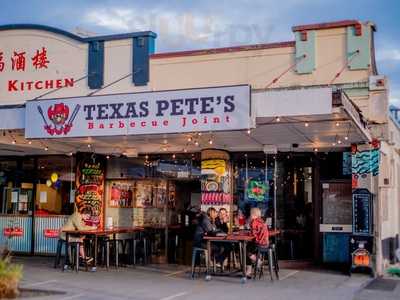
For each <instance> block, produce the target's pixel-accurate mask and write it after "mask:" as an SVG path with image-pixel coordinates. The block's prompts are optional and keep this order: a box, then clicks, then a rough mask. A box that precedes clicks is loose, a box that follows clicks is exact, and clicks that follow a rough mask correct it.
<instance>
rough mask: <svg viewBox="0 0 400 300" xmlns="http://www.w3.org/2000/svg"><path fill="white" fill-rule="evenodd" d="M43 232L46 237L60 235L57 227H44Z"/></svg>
mask: <svg viewBox="0 0 400 300" xmlns="http://www.w3.org/2000/svg"><path fill="white" fill-rule="evenodd" d="M43 234H44V236H45V237H47V238H58V236H59V235H60V230H59V229H44V230H43Z"/></svg>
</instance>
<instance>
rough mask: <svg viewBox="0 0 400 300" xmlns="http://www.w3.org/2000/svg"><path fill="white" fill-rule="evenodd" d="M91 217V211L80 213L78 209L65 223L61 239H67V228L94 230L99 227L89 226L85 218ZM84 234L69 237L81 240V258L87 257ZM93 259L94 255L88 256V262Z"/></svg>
mask: <svg viewBox="0 0 400 300" xmlns="http://www.w3.org/2000/svg"><path fill="white" fill-rule="evenodd" d="M89 218H90V213H89V212H88V211H85V210H84V211H82V213H79V212H78V210H77V209H76V210H75V212H74V213H73V214H72V215H71V216H69V218H68V220H67V222H66V223H65V224H64V226H63V227H62V228H61V230H60V239H62V240H64V241H65V240H66V234H65V232H64V231H65V230H94V229H97V227H96V226H87V225H86V224H85V222H84V220H87V219H89ZM84 238H85V237H84V236H80V237H69V238H68V239H69V241H70V242H80V243H81V246H80V248H79V255H80V257H81V258H83V257H86V256H85V248H84V247H83V239H84ZM92 260H93V258H92V257H86V262H87V263H89V262H91V261H92Z"/></svg>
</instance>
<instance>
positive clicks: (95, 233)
mask: <svg viewBox="0 0 400 300" xmlns="http://www.w3.org/2000/svg"><path fill="white" fill-rule="evenodd" d="M142 231H144V228H143V227H112V228H99V229H89V230H64V231H63V232H65V240H66V243H65V253H66V255H68V246H69V237H70V235H74V236H91V237H93V239H94V255H93V256H94V257H93V258H94V263H93V264H94V265H93V268H92V270H93V271H95V270H96V268H97V242H98V238H99V237H102V236H107V235H112V236H113V240H114V241H115V240H116V235H117V234H118V233H131V234H132V239H135V235H136V233H137V232H142ZM116 251H117V250H116ZM116 255H117V261H116V266H117V267H118V251H117V252H116ZM133 255H136V253H135V250H134V251H133ZM65 262H66V259H65V260H64V265H65ZM78 268H79V266H78V264H76V270H78ZM63 270H64V266H63Z"/></svg>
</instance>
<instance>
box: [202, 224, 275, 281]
mask: <svg viewBox="0 0 400 300" xmlns="http://www.w3.org/2000/svg"><path fill="white" fill-rule="evenodd" d="M279 234H280V230H278V229H273V230H269V236H270V237H275V236H277V235H279ZM203 239H204V240H205V241H206V242H207V250H208V253H209V255H208V259H209V261H208V265H209V266H211V243H213V242H225V243H238V244H239V247H242V249H243V250H242V251H243V252H242V261H241V264H242V282H246V280H247V277H246V256H247V253H246V252H247V243H248V242H252V241H254V239H255V238H254V236H252V235H250V232H249V231H246V230H241V231H239V232H236V233H232V234H228V235H226V236H205V237H204V238H203Z"/></svg>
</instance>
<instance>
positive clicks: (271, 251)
mask: <svg viewBox="0 0 400 300" xmlns="http://www.w3.org/2000/svg"><path fill="white" fill-rule="evenodd" d="M260 259H261V260H262V263H261V265H259V263H258V262H259V261H260ZM265 262H267V265H268V270H269V273H270V276H271V281H273V280H274V276H273V273H274V272H275V276H276V278H277V279H278V280H279V265H278V259H277V255H276V247H275V244H271V245H270V246H268V247H262V246H257V255H256V261H255V263H254V264H253V266H254V276H253V279H256V277H257V272H258V271H259V277H258V278H259V279H261V276H262V275H263V274H264V265H265Z"/></svg>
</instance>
